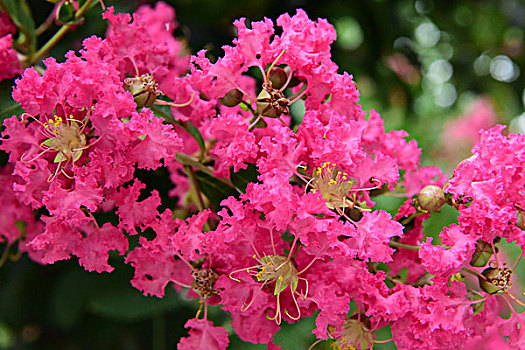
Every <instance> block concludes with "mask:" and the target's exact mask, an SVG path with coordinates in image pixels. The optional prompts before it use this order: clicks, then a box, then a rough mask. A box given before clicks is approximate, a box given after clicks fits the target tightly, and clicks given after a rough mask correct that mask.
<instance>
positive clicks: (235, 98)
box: [219, 89, 243, 107]
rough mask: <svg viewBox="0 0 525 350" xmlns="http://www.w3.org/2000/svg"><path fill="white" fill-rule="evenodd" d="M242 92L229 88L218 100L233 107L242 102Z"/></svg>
mask: <svg viewBox="0 0 525 350" xmlns="http://www.w3.org/2000/svg"><path fill="white" fill-rule="evenodd" d="M242 98H243V94H242V92H241V91H239V90H238V89H233V90H230V91H228V92H227V93H226V95H224V97H222V98H220V99H219V101H220V102H221V103H222V104H223V105H225V106H226V107H235V106H237V105H238V104H239V103H241V102H242Z"/></svg>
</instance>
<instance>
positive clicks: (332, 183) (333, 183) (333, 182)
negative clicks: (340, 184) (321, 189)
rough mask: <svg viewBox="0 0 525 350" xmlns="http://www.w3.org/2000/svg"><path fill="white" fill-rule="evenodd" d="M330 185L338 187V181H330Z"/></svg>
mask: <svg viewBox="0 0 525 350" xmlns="http://www.w3.org/2000/svg"><path fill="white" fill-rule="evenodd" d="M328 185H337V181H335V180H334V179H330V181H329V182H328Z"/></svg>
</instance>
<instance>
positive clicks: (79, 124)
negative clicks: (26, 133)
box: [20, 113, 100, 182]
mask: <svg viewBox="0 0 525 350" xmlns="http://www.w3.org/2000/svg"><path fill="white" fill-rule="evenodd" d="M21 118H22V121H24V119H33V120H34V121H35V122H37V123H38V124H40V126H41V129H40V130H39V131H40V133H41V134H42V135H43V136H44V140H43V141H42V142H40V144H39V146H40V148H41V149H42V151H41V152H40V153H38V154H37V155H33V156H29V155H27V154H25V153H24V154H23V155H22V157H21V159H20V161H21V162H22V163H31V162H33V161H35V160H36V159H38V158H40V157H42V156H44V155H45V154H47V153H51V154H54V155H55V157H54V158H53V163H56V164H57V166H56V170H55V171H54V173H52V174H51V175H49V177H48V179H47V181H48V182H51V181H53V180H54V179H55V178H56V176H57V175H58V173H59V172H61V173H62V174H63V175H64V176H66V177H67V178H69V179H71V178H73V176H72V175H70V174H68V173H67V172H66V171H65V170H64V169H65V168H66V167H67V166H69V165H70V166H71V167H73V166H74V165H75V162H76V161H78V160H79V159H80V157H81V156H82V153H83V152H84V150H86V149H88V148H90V147H91V146H93V145H94V144H96V143H97V142H98V141H99V140H100V137H99V138H97V139H95V140H94V141H92V142H91V143H88V137H87V135H86V134H87V133H88V132H87V130H86V127H87V125H88V123H89V113H88V115H86V117H85V118H84V120H78V119H76V118H74V117H73V116H72V115H70V116H69V117H68V118H62V117H59V116H58V115H55V116H54V117H53V118H49V119H48V120H47V121H46V122H41V121H40V120H39V119H38V118H36V117H34V116H32V115H30V114H27V113H24V114H22V116H21ZM28 158H29V159H28Z"/></svg>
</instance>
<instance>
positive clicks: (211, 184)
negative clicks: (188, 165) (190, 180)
mask: <svg viewBox="0 0 525 350" xmlns="http://www.w3.org/2000/svg"><path fill="white" fill-rule="evenodd" d="M195 179H196V180H197V183H198V184H199V188H200V190H201V192H202V193H203V194H204V195H205V196H206V197H207V198H208V199H209V201H210V205H211V207H212V208H213V209H218V208H219V207H220V204H221V202H222V200H223V199H226V198H228V197H229V196H235V195H236V194H237V192H236V191H235V190H234V189H233V188H231V187H229V186H227V185H226V184H224V183H222V182H220V181H219V180H217V179H216V178H214V177H213V176H210V175H208V174H206V173H204V172H202V171H196V172H195Z"/></svg>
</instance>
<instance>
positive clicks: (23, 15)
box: [2, 0, 36, 55]
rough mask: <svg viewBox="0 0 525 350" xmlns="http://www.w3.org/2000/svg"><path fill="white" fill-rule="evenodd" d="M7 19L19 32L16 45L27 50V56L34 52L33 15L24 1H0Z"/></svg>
mask: <svg viewBox="0 0 525 350" xmlns="http://www.w3.org/2000/svg"><path fill="white" fill-rule="evenodd" d="M2 4H3V5H5V8H6V9H7V12H8V14H9V17H11V20H12V21H13V23H14V24H15V25H16V26H17V28H18V30H19V31H20V36H19V37H18V40H17V45H18V46H22V47H24V48H27V51H28V54H30V55H31V54H32V53H33V52H35V48H36V34H35V21H34V20H33V14H32V13H31V9H30V8H29V5H28V4H27V1H26V0H2Z"/></svg>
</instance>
